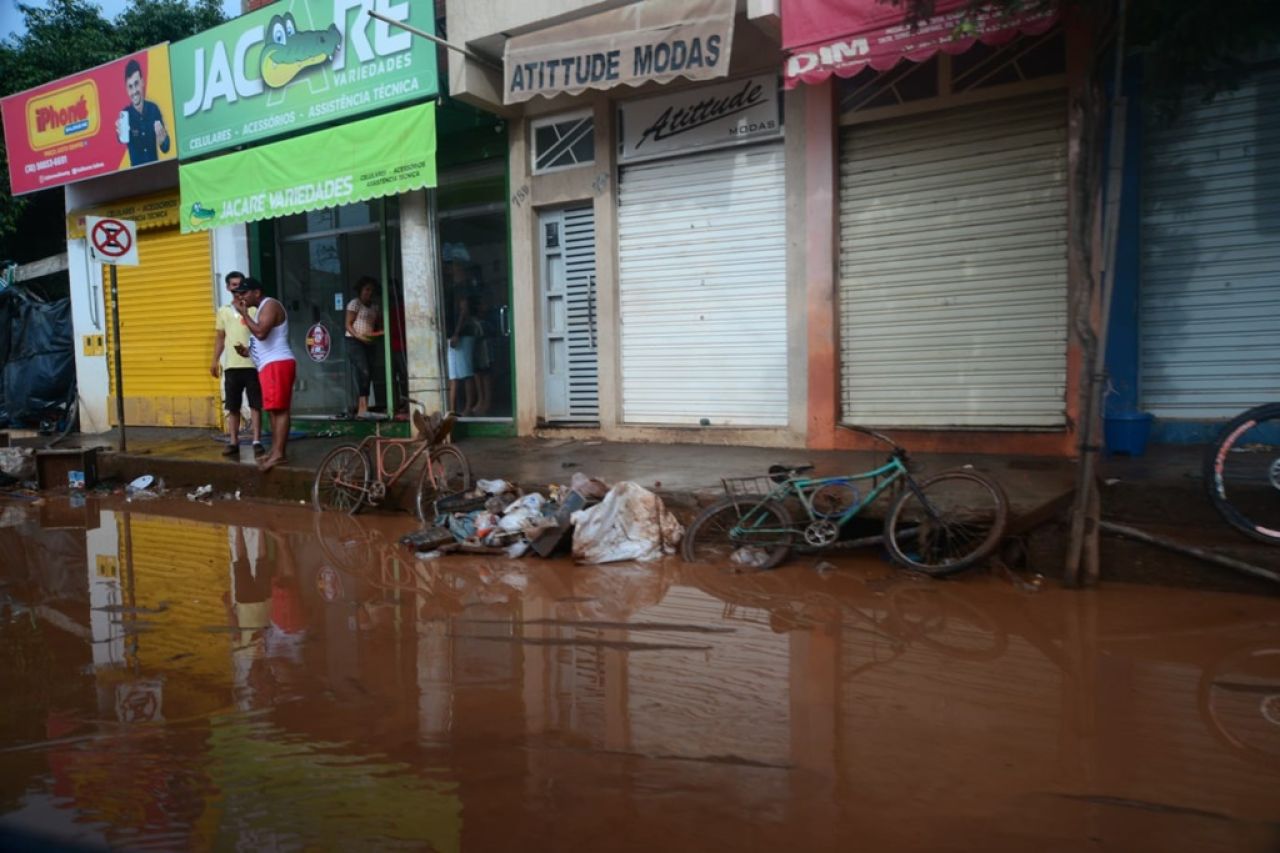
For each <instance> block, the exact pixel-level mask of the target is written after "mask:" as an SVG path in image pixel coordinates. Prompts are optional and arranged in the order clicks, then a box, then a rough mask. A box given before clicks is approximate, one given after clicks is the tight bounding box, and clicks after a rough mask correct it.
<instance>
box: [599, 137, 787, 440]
mask: <svg viewBox="0 0 1280 853" xmlns="http://www.w3.org/2000/svg"><path fill="white" fill-rule="evenodd" d="M785 195H786V184H785V171H784V161H783V147H782V145H781V143H770V144H767V145H759V146H753V147H749V148H739V149H729V150H723V151H716V152H713V153H710V154H699V155H693V156H684V157H678V158H675V159H670V160H660V161H656V162H651V163H642V164H638V165H634V166H627V167H625V168H624V169H622V172H621V178H620V181H619V210H618V233H619V237H618V243H619V267H620V273H621V282H620V286H619V292H620V301H621V318H622V413H623V420H624V422H626V423H655V424H677V425H681V424H699V423H702V422H703V421H704V420H705V422H707V423H709V424H710V425H713V426H730V425H732V426H786V424H787V270H786V210H785V201H786V198H785Z"/></svg>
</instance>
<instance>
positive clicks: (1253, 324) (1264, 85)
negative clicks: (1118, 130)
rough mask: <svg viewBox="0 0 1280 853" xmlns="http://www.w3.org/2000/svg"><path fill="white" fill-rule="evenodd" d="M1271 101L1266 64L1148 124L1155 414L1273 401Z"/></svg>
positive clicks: (1145, 397) (1150, 391)
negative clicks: (1235, 84)
mask: <svg viewBox="0 0 1280 853" xmlns="http://www.w3.org/2000/svg"><path fill="white" fill-rule="evenodd" d="M1278 100H1280V72H1274V71H1272V72H1268V73H1266V74H1263V75H1260V76H1258V77H1256V78H1254V79H1252V80H1250V81H1249V82H1248V83H1246V84H1245V85H1244V86H1242V87H1241V88H1240V89H1238V90H1236V91H1234V92H1222V93H1219V94H1218V95H1217V97H1215V98H1214V100H1212V101H1210V102H1208V103H1204V102H1203V101H1202V100H1201V99H1200V98H1199V97H1198V96H1197V95H1196V94H1194V93H1193V94H1189V95H1188V96H1187V97H1185V98H1184V99H1183V101H1182V105H1181V111H1180V113H1179V115H1178V118H1177V121H1176V123H1174V124H1172V125H1169V124H1168V123H1165V122H1160V121H1156V120H1152V121H1150V122H1148V124H1147V128H1146V139H1145V145H1144V147H1145V149H1146V154H1145V157H1144V161H1143V165H1142V172H1143V178H1142V293H1141V305H1142V310H1141V313H1140V316H1141V318H1142V319H1141V321H1140V322H1141V329H1140V335H1141V352H1142V370H1141V390H1142V405H1143V408H1144V409H1146V410H1147V411H1149V412H1151V413H1153V414H1155V415H1157V416H1159V417H1166V418H1188V419H1194V418H1226V417H1231V416H1234V415H1236V414H1239V412H1240V411H1241V410H1243V409H1246V408H1249V407H1251V406H1256V405H1257V404H1259V403H1263V402H1267V401H1270V400H1275V399H1280V333H1278V332H1277V330H1278V329H1280V279H1278V278H1277V270H1280V112H1277V111H1276V109H1275V108H1274V105H1275V104H1276V103H1277V102H1278Z"/></svg>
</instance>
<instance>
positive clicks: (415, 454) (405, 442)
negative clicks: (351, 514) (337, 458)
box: [357, 431, 431, 489]
mask: <svg viewBox="0 0 1280 853" xmlns="http://www.w3.org/2000/svg"><path fill="white" fill-rule="evenodd" d="M414 444H416V445H418V447H417V449H416V450H413V451H412V452H410V451H409V450H408V449H407V447H408V446H409V445H414ZM392 446H395V447H399V448H401V451H400V452H401V460H400V464H399V465H398V466H396V468H395V470H394V471H392V470H390V468H389V466H387V465H386V464H385V461H384V459H383V455H384V453H385V452H386V450H387V449H388V448H390V447H392ZM369 448H372V450H373V453H372V458H373V462H374V468H375V469H376V470H375V472H374V473H375V478H376V479H377V480H378V481H379V482H382V483H383V484H384V485H386V487H387V488H388V489H389V488H391V487H392V486H394V485H395V484H396V482H397V481H398V480H399V479H400V478H401V477H403V476H404V474H405V472H406V471H408V470H409V469H410V468H412V467H413V465H414V463H415V462H417V461H418V459H420V458H421V457H422V455H423V454H424V453H428V452H429V451H430V450H431V442H430V441H428V440H426V439H422V438H385V437H383V435H382V433H381V431H378V432H375V434H374V435H371V436H367V437H366V438H365V439H364V440H363V441H361V442H360V444H359V445H358V446H357V449H358V450H359V451H360V452H361V453H365V454H366V456H368V455H369V454H368V449H369Z"/></svg>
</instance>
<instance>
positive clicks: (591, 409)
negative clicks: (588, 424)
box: [564, 204, 600, 421]
mask: <svg viewBox="0 0 1280 853" xmlns="http://www.w3.org/2000/svg"><path fill="white" fill-rule="evenodd" d="M564 266H565V291H566V298H567V301H568V306H567V307H568V324H567V325H568V332H569V417H568V418H567V420H576V421H598V420H599V419H600V391H599V368H598V357H597V346H598V344H599V328H598V326H599V323H598V317H597V312H596V218H595V213H594V210H593V208H592V206H591V205H589V204H588V205H583V206H581V207H571V208H568V209H566V210H565V212H564Z"/></svg>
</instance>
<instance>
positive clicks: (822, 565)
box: [813, 560, 836, 575]
mask: <svg viewBox="0 0 1280 853" xmlns="http://www.w3.org/2000/svg"><path fill="white" fill-rule="evenodd" d="M835 569H836V567H835V565H834V564H832V563H828V562H827V561H826V560H822V561H820V562H819V563H818V564H817V565H816V566H814V567H813V570H814V571H815V572H817V573H818V574H820V575H826V574H830V573H831V572H834V571H835Z"/></svg>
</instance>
